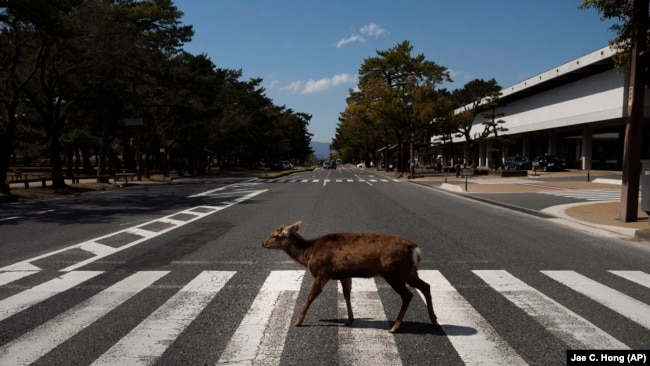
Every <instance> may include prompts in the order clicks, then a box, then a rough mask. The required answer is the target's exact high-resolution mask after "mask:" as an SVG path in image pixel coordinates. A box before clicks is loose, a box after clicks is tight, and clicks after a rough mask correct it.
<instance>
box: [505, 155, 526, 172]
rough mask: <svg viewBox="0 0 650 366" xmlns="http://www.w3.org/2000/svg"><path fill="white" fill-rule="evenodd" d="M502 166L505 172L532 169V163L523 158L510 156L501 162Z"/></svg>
mask: <svg viewBox="0 0 650 366" xmlns="http://www.w3.org/2000/svg"><path fill="white" fill-rule="evenodd" d="M503 166H504V168H506V170H510V169H515V170H529V169H532V168H533V163H532V162H531V161H530V160H528V158H526V157H525V156H511V157H509V158H507V159H506V161H504V162H503Z"/></svg>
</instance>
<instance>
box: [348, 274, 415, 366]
mask: <svg viewBox="0 0 650 366" xmlns="http://www.w3.org/2000/svg"><path fill="white" fill-rule="evenodd" d="M338 293H339V295H338V317H339V318H341V319H347V317H348V311H347V307H346V305H345V299H344V298H343V289H342V287H341V283H340V282H338ZM351 303H352V310H353V311H354V317H355V320H354V323H352V326H351V327H345V326H341V327H340V328H339V362H338V363H339V364H341V365H368V366H377V365H401V364H402V361H401V360H400V357H399V352H398V351H397V345H396V344H395V338H394V336H393V335H392V334H391V333H389V332H388V321H387V319H386V313H385V311H384V307H383V306H382V304H381V299H380V298H379V293H378V292H377V285H376V284H375V280H374V278H353V279H352V296H351ZM377 324H380V325H381V326H377Z"/></svg>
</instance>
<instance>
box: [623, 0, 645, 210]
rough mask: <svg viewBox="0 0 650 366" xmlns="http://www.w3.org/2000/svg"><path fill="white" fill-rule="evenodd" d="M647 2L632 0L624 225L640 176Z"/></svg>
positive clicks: (635, 206)
mask: <svg viewBox="0 0 650 366" xmlns="http://www.w3.org/2000/svg"><path fill="white" fill-rule="evenodd" d="M649 5H650V0H634V5H633V6H634V8H633V13H632V28H633V34H632V42H633V44H632V54H631V57H630V61H631V64H630V76H629V91H628V103H627V118H626V123H625V146H624V150H623V182H622V183H623V184H622V186H621V215H620V220H621V221H623V222H631V221H637V219H638V210H639V180H640V174H641V136H642V131H643V114H644V113H643V112H644V109H645V103H644V101H645V77H644V75H645V73H646V70H645V69H646V62H645V57H642V53H644V52H646V51H647V49H648V39H647V37H648V7H649Z"/></svg>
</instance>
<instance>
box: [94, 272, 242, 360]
mask: <svg viewBox="0 0 650 366" xmlns="http://www.w3.org/2000/svg"><path fill="white" fill-rule="evenodd" d="M234 275H235V272H226V271H223V272H216V271H206V272H201V274H199V275H198V276H197V277H196V278H194V279H193V280H192V281H191V282H190V283H188V284H187V285H186V286H185V287H183V288H182V289H181V290H180V291H178V292H177V293H176V294H175V295H174V296H172V297H171V298H170V299H169V300H168V301H167V302H165V304H164V305H162V306H161V307H160V308H158V309H157V310H156V311H154V312H153V313H152V314H151V315H149V316H148V317H147V319H145V320H144V321H143V322H142V323H140V324H139V325H138V326H137V327H135V328H134V329H133V330H132V331H131V332H130V333H129V334H127V335H126V336H125V337H124V338H122V339H121V340H120V341H119V342H118V343H116V344H115V345H114V346H113V347H111V349H109V350H108V351H107V352H106V353H104V354H103V355H102V356H101V357H100V358H98V359H97V360H96V361H95V362H93V365H149V364H152V363H154V362H155V360H157V359H158V358H159V357H160V356H161V355H162V354H163V353H164V352H165V350H166V349H167V347H168V346H169V345H170V344H172V342H173V341H174V339H176V338H177V337H178V335H180V334H181V332H183V330H185V328H186V327H187V326H188V325H189V324H190V323H191V322H192V321H193V320H194V319H195V318H196V317H197V315H198V314H199V313H200V312H201V311H202V310H203V309H204V308H205V306H206V305H207V304H208V303H209V302H210V301H212V299H213V298H214V297H215V296H216V295H217V293H218V292H219V291H221V289H222V288H223V286H225V284H226V282H228V280H230V279H231V278H232V276H234Z"/></svg>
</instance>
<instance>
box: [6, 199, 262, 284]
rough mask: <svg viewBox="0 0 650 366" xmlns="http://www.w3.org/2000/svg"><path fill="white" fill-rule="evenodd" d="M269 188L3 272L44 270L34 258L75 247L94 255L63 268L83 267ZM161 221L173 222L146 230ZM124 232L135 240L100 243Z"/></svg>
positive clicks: (104, 238) (22, 264)
mask: <svg viewBox="0 0 650 366" xmlns="http://www.w3.org/2000/svg"><path fill="white" fill-rule="evenodd" d="M222 188H223V187H222ZM222 188H217V189H213V190H210V191H207V192H203V193H199V194H198V195H194V196H192V197H198V196H205V195H209V193H208V192H212V193H213V192H217V191H220V190H221V189H222ZM266 191H268V189H263V190H254V191H248V190H245V191H237V192H233V196H234V198H233V200H232V201H228V202H220V203H219V204H218V205H216V206H210V205H202V206H196V207H192V208H189V209H187V210H183V211H179V212H176V213H173V214H171V215H168V216H165V217H161V218H158V219H155V220H152V221H148V222H145V223H141V224H139V225H137V226H134V227H130V228H126V229H123V230H120V231H117V232H114V233H110V234H107V235H104V236H101V237H98V238H94V239H90V240H88V241H85V242H83V243H79V244H75V245H71V246H68V247H65V248H62V249H59V250H55V251H52V252H48V253H45V254H43V255H40V256H36V257H33V258H29V259H26V260H23V261H21V262H17V263H14V264H11V265H9V266H5V267H2V268H0V272H3V271H35V270H36V271H38V270H41V268H39V267H37V266H35V265H33V264H32V263H31V262H35V261H38V260H41V259H44V258H47V257H51V256H53V255H56V254H60V253H63V252H66V251H69V250H72V249H80V250H84V251H88V252H90V253H92V254H94V256H92V257H90V258H88V259H86V260H83V261H81V262H78V263H75V264H73V265H70V266H68V267H66V268H64V269H62V270H61V271H63V272H69V271H73V270H76V269H78V268H80V267H83V266H85V265H87V264H89V263H92V262H94V261H97V260H99V259H102V258H104V257H107V256H109V255H112V254H114V253H117V252H120V251H122V250H125V249H128V248H131V247H132V246H135V245H138V244H140V243H142V242H144V241H147V240H149V239H151V238H154V237H157V236H159V235H162V234H164V233H167V232H168V231H171V230H175V229H178V228H179V227H181V226H184V225H186V224H189V223H190V222H193V221H196V220H199V219H202V218H204V217H206V216H208V215H211V214H213V213H216V212H219V211H221V210H224V209H226V208H229V207H231V206H233V205H236V204H239V203H241V202H244V201H246V200H249V199H251V198H253V197H255V196H257V195H260V194H262V193H264V192H266ZM242 193H244V195H243V196H237V195H238V194H242ZM159 223H168V224H171V225H168V226H167V227H165V228H162V229H160V230H159V231H149V230H146V227H147V226H148V225H152V224H154V225H155V224H159ZM143 228H145V229H143ZM125 234H128V235H129V237H130V238H131V239H132V240H131V241H128V242H124V243H120V245H119V246H116V247H113V246H109V245H105V244H102V243H101V242H102V241H103V240H111V238H116V237H119V236H120V235H125Z"/></svg>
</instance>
